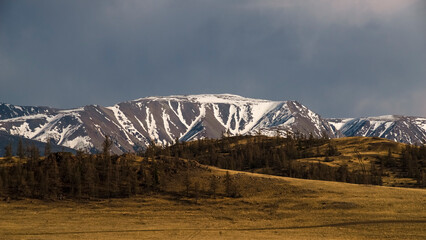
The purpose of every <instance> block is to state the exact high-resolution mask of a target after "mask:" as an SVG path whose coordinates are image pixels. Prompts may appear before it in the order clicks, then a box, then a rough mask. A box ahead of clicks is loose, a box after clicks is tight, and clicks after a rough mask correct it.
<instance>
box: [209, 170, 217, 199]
mask: <svg viewBox="0 0 426 240" xmlns="http://www.w3.org/2000/svg"><path fill="white" fill-rule="evenodd" d="M216 191H217V179H216V176H215V175H212V176H211V177H210V194H211V195H212V196H213V198H216Z"/></svg>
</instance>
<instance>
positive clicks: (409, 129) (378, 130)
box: [328, 115, 426, 144]
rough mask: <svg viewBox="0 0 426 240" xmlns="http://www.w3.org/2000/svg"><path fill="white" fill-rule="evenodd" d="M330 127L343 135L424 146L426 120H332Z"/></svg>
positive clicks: (383, 118)
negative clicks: (379, 138)
mask: <svg viewBox="0 0 426 240" xmlns="http://www.w3.org/2000/svg"><path fill="white" fill-rule="evenodd" d="M328 122H329V123H330V125H331V126H332V127H333V128H334V129H335V130H337V131H340V132H341V133H342V134H343V135H345V136H348V137H352V136H364V137H381V138H387V139H390V140H393V141H397V142H404V143H411V144H424V143H425V142H426V118H421V117H407V116H399V115H387V116H379V117H366V118H333V119H328Z"/></svg>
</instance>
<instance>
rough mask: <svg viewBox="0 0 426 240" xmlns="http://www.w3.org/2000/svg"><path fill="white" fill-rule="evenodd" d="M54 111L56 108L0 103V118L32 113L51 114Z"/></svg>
mask: <svg viewBox="0 0 426 240" xmlns="http://www.w3.org/2000/svg"><path fill="white" fill-rule="evenodd" d="M54 112H56V109H53V108H49V107H32V106H15V105H11V104H7V103H0V120H1V119H8V118H15V117H22V116H30V115H34V114H53V113H54Z"/></svg>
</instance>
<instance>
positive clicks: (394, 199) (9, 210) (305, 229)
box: [0, 168, 426, 239]
mask: <svg viewBox="0 0 426 240" xmlns="http://www.w3.org/2000/svg"><path fill="white" fill-rule="evenodd" d="M209 172H210V173H213V174H215V175H216V176H222V177H223V175H224V174H225V170H222V169H217V168H210V169H209ZM229 172H230V173H231V175H232V176H233V177H234V179H236V181H237V183H238V188H239V191H240V193H241V195H242V197H241V198H226V197H223V196H220V197H217V198H216V199H213V198H200V199H199V200H198V201H197V202H196V201H195V199H192V198H185V197H176V196H174V195H170V194H160V193H156V194H150V195H143V196H137V197H132V198H127V199H109V200H99V201H80V202H77V201H72V200H63V201H53V202H52V201H50V202H47V201H40V200H29V199H26V200H18V201H15V200H12V201H11V202H9V203H7V202H5V201H2V202H0V223H1V224H0V238H1V239H262V238H263V239H426V190H421V189H408V188H389V187H380V186H366V185H354V184H347V183H338V182H326V181H315V180H302V179H292V178H285V177H277V176H269V175H261V174H254V173H244V172H237V171H229ZM193 179H194V180H195V181H197V178H193ZM199 180H200V181H202V180H203V177H200V178H199ZM204 180H205V178H204ZM222 187H223V186H222ZM218 191H223V189H218Z"/></svg>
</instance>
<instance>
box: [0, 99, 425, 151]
mask: <svg viewBox="0 0 426 240" xmlns="http://www.w3.org/2000/svg"><path fill="white" fill-rule="evenodd" d="M412 118H413V117H406V118H405V120H407V119H409V120H411V122H412V121H416V120H415V119H412ZM348 119H349V118H345V119H338V118H334V119H326V118H322V117H321V116H320V115H319V114H317V113H315V112H313V111H311V110H310V109H309V108H307V107H306V106H304V105H302V104H300V103H299V102H297V101H271V100H265V99H253V98H246V97H242V96H238V95H234V94H198V95H171V96H150V97H144V98H138V99H135V100H130V101H126V102H121V103H117V104H115V105H113V106H108V107H103V106H100V105H86V106H84V107H80V108H75V109H66V110H61V109H56V108H49V107H31V106H26V107H22V106H15V105H11V104H0V131H4V132H7V133H8V134H11V135H17V136H22V137H25V138H29V139H34V140H38V141H46V140H47V139H52V140H53V141H54V142H55V143H56V144H58V145H62V146H65V147H70V148H74V149H86V150H89V151H92V152H96V151H98V150H100V149H101V148H102V142H103V139H104V138H105V136H106V135H108V136H110V137H111V139H112V140H113V151H114V152H115V153H123V152H132V151H137V150H140V149H143V148H144V147H146V146H147V145H149V144H151V143H155V144H160V145H169V144H173V143H174V142H175V141H176V139H178V140H179V141H190V140H194V139H199V138H220V137H222V135H223V134H224V133H227V134H228V135H231V136H234V135H247V134H249V135H253V134H259V133H260V134H264V135H269V136H272V135H277V134H280V135H285V134H286V133H287V132H290V133H294V134H296V133H297V134H304V135H305V136H308V135H309V134H312V135H313V136H314V137H321V136H322V135H323V134H325V135H327V136H328V137H331V138H335V137H343V136H348V135H350V134H352V135H353V136H359V135H363V134H364V135H372V136H373V135H374V134H377V132H376V133H374V131H367V130H365V129H366V126H367V123H366V120H364V119H361V118H351V119H349V120H348ZM355 119H358V121H356V120H355ZM419 119H420V118H417V121H420V122H421V123H422V124H423V122H422V121H421V120H419ZM339 121H340V122H339ZM342 122H344V123H342ZM348 122H351V123H352V125H351V126H352V128H351V126H349V125H348ZM370 122H371V121H370ZM345 124H346V125H345ZM369 124H370V125H372V124H373V123H369ZM374 124H378V123H377V121H376V122H374ZM419 124H420V123H419ZM344 125H345V127H344ZM354 126H358V128H355V127H354ZM385 126H386V125H385ZM385 126H383V128H384V127H385ZM398 126H399V127H397V128H396V130H399V131H400V133H401V135H404V134H402V133H403V132H404V131H412V132H413V133H411V132H409V133H407V134H405V135H404V137H403V138H396V137H394V139H395V140H396V141H401V142H404V141H407V142H408V141H412V142H409V143H415V142H416V141H417V142H422V141H424V140H425V139H426V120H425V127H424V128H422V127H418V126H417V125H416V124H411V125H410V126H411V127H405V128H404V127H403V126H404V123H403V122H399V123H398ZM416 126H417V127H416ZM422 126H423V125H422ZM347 129H352V130H350V131H349V130H347ZM387 129H389V128H387ZM391 130H392V129H390V130H389V131H388V132H389V133H392V132H391ZM357 134H358V135H357ZM386 136H387V137H388V138H390V137H392V136H394V135H392V134H388V135H386Z"/></svg>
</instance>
